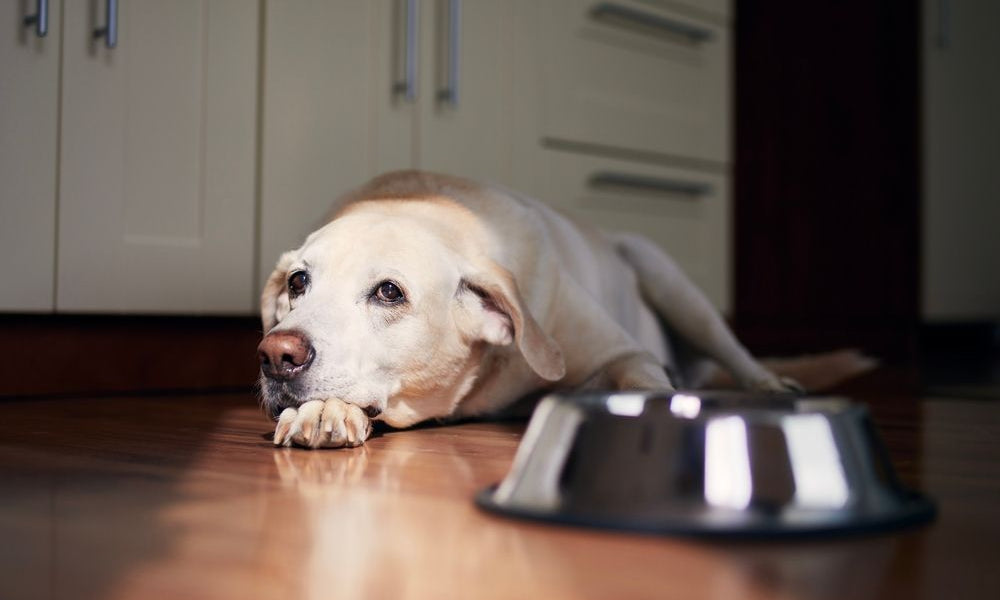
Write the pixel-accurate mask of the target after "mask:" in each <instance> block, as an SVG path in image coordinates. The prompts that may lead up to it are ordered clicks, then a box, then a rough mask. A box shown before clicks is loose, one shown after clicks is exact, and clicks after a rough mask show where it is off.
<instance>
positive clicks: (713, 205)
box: [542, 151, 730, 311]
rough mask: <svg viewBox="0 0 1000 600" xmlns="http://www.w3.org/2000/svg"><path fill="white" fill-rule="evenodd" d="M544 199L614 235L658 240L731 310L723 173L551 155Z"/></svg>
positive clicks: (720, 304) (714, 298)
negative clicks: (630, 233) (621, 232)
mask: <svg viewBox="0 0 1000 600" xmlns="http://www.w3.org/2000/svg"><path fill="white" fill-rule="evenodd" d="M545 159H546V160H545V161H544V164H545V167H547V170H548V176H547V177H546V185H545V187H544V190H545V191H544V195H543V197H542V200H544V201H546V202H548V203H549V204H550V205H552V206H554V207H555V208H557V209H559V210H561V211H562V212H564V213H567V214H569V215H570V216H573V217H575V218H578V219H580V220H582V221H584V222H587V223H590V224H592V225H595V226H597V227H599V228H601V229H604V230H608V231H632V232H635V233H641V234H643V235H645V236H646V237H648V238H650V239H652V240H653V241H655V242H656V243H658V244H659V245H660V246H661V247H662V248H663V249H664V250H666V251H667V252H668V253H669V254H670V255H671V256H672V257H673V258H674V259H675V260H676V261H677V263H678V264H679V265H680V266H681V267H682V268H683V269H684V271H685V272H686V273H687V274H688V276H689V277H691V279H692V280H693V281H694V282H695V283H696V284H697V285H698V286H699V287H700V288H701V289H702V290H703V291H704V292H705V294H706V295H707V296H708V298H709V299H710V300H711V301H712V303H713V304H714V305H715V306H716V307H717V308H719V309H720V310H722V311H726V310H728V309H729V306H730V305H729V291H730V267H729V265H730V261H729V251H730V227H729V182H728V178H727V176H726V175H724V174H721V173H711V172H703V171H698V170H691V169H679V168H666V167H661V166H653V165H645V164H639V163H634V162H631V161H622V160H609V159H603V158H595V157H590V156H583V155H577V154H573V153H568V152H557V151H547V152H546V154H545Z"/></svg>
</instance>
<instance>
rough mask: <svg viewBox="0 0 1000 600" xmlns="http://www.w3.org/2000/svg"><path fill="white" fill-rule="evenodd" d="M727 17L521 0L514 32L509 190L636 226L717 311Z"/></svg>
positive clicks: (717, 10) (725, 184)
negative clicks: (682, 272)
mask: <svg viewBox="0 0 1000 600" xmlns="http://www.w3.org/2000/svg"><path fill="white" fill-rule="evenodd" d="M598 9H600V10H598ZM595 11H596V13H595ZM602 11H603V12H602ZM727 14H728V3H727V2H723V1H710V0H686V1H684V2H673V1H667V0H663V1H659V0H657V1H654V0H641V1H640V0H613V1H609V2H584V1H583V0H550V1H549V2H544V3H542V2H533V1H531V0H519V1H518V2H516V4H515V9H514V16H513V27H512V30H513V39H514V41H513V44H512V47H513V58H512V61H513V67H512V81H513V84H512V88H513V89H514V90H516V93H515V94H514V96H513V98H512V112H513V114H514V118H513V120H512V126H511V130H512V134H511V135H512V147H513V152H512V163H511V185H512V186H513V187H515V188H517V189H520V190H524V191H526V192H528V193H531V194H533V195H535V196H537V197H539V198H540V199H542V200H545V201H546V202H549V203H550V204H552V205H553V206H556V207H557V208H559V209H561V210H563V211H565V212H568V213H570V214H572V215H573V216H575V217H576V218H578V219H580V220H582V221H585V222H588V223H590V224H592V225H594V226H597V227H599V228H601V229H605V230H611V231H615V230H618V231H631V232H635V233H641V234H643V235H645V236H646V237H648V238H650V239H651V240H653V241H654V242H656V243H657V244H659V245H660V246H661V247H662V248H663V249H664V250H665V251H667V252H668V253H669V254H670V255H671V256H673V257H674V259H675V260H676V261H677V263H678V264H679V265H680V266H681V267H682V268H683V269H684V271H685V272H686V273H687V274H688V275H689V276H690V277H691V279H692V280H694V281H695V283H696V284H698V286H699V287H700V288H701V289H702V290H704V291H705V293H706V295H707V296H708V297H709V299H710V300H711V301H712V303H713V304H714V305H715V306H716V307H717V308H719V309H720V310H722V311H727V310H728V309H729V307H730V305H731V298H730V294H731V276H730V274H731V272H732V270H731V265H730V256H729V254H730V248H731V238H732V235H731V223H730V219H731V212H730V202H731V201H730V191H729V163H730V148H729V141H728V140H729V137H730V122H729V112H730V108H729V106H730V104H729V98H728V95H729V79H730V77H729V59H728V47H729V35H730V33H729V23H728V20H727V16H726V15H727Z"/></svg>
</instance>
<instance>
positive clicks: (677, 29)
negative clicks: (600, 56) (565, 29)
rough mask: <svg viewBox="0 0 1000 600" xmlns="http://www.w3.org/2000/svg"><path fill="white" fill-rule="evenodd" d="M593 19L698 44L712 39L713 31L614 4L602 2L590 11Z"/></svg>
mask: <svg viewBox="0 0 1000 600" xmlns="http://www.w3.org/2000/svg"><path fill="white" fill-rule="evenodd" d="M590 16H591V18H594V19H597V20H599V21H607V22H609V23H618V24H625V25H631V26H638V27H639V28H641V29H642V30H645V31H647V32H650V33H653V34H666V35H670V36H680V37H683V38H687V39H688V40H690V41H691V42H693V43H695V44H698V43H701V42H707V41H709V40H711V39H712V31H711V30H710V29H706V28H704V27H698V26H697V25H691V24H689V23H684V22H681V21H676V20H674V19H669V18H667V17H662V16H660V15H657V14H653V13H650V12H646V11H644V10H638V9H635V8H632V7H630V6H624V5H621V4H615V3H613V2H600V3H598V4H596V5H594V7H593V8H591V9H590Z"/></svg>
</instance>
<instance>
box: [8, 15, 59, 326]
mask: <svg viewBox="0 0 1000 600" xmlns="http://www.w3.org/2000/svg"><path fill="white" fill-rule="evenodd" d="M60 5H61V3H60V2H55V1H53V2H50V3H49V15H48V20H47V21H48V22H47V24H48V33H47V34H46V36H45V37H38V36H37V35H36V30H35V27H26V26H24V18H25V16H26V9H27V8H28V7H32V8H33V7H34V2H32V3H28V2H5V3H4V4H3V6H2V7H0V31H2V32H3V35H0V82H2V83H0V182H2V185H0V280H2V282H3V283H0V310H13V311H23V310H30V311H36V310H51V309H52V306H53V304H52V303H53V295H52V289H53V284H54V276H55V247H56V246H55V222H56V220H55V219H56V214H55V209H56V147H57V136H58V132H57V125H58V122H59V113H58V107H59V39H60V29H59V18H58V15H59V13H60Z"/></svg>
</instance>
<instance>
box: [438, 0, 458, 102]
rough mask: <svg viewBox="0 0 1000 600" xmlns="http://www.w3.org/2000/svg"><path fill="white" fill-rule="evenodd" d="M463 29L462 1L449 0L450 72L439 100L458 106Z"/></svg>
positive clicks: (440, 92) (440, 91) (439, 93)
mask: <svg viewBox="0 0 1000 600" xmlns="http://www.w3.org/2000/svg"><path fill="white" fill-rule="evenodd" d="M461 27H462V0H448V67H447V69H448V72H447V79H446V81H445V86H444V88H442V89H440V90H438V100H441V101H442V102H447V103H449V104H451V105H452V106H458V74H459V63H458V60H459V56H460V52H459V41H460V40H461V37H462V36H461Z"/></svg>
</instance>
